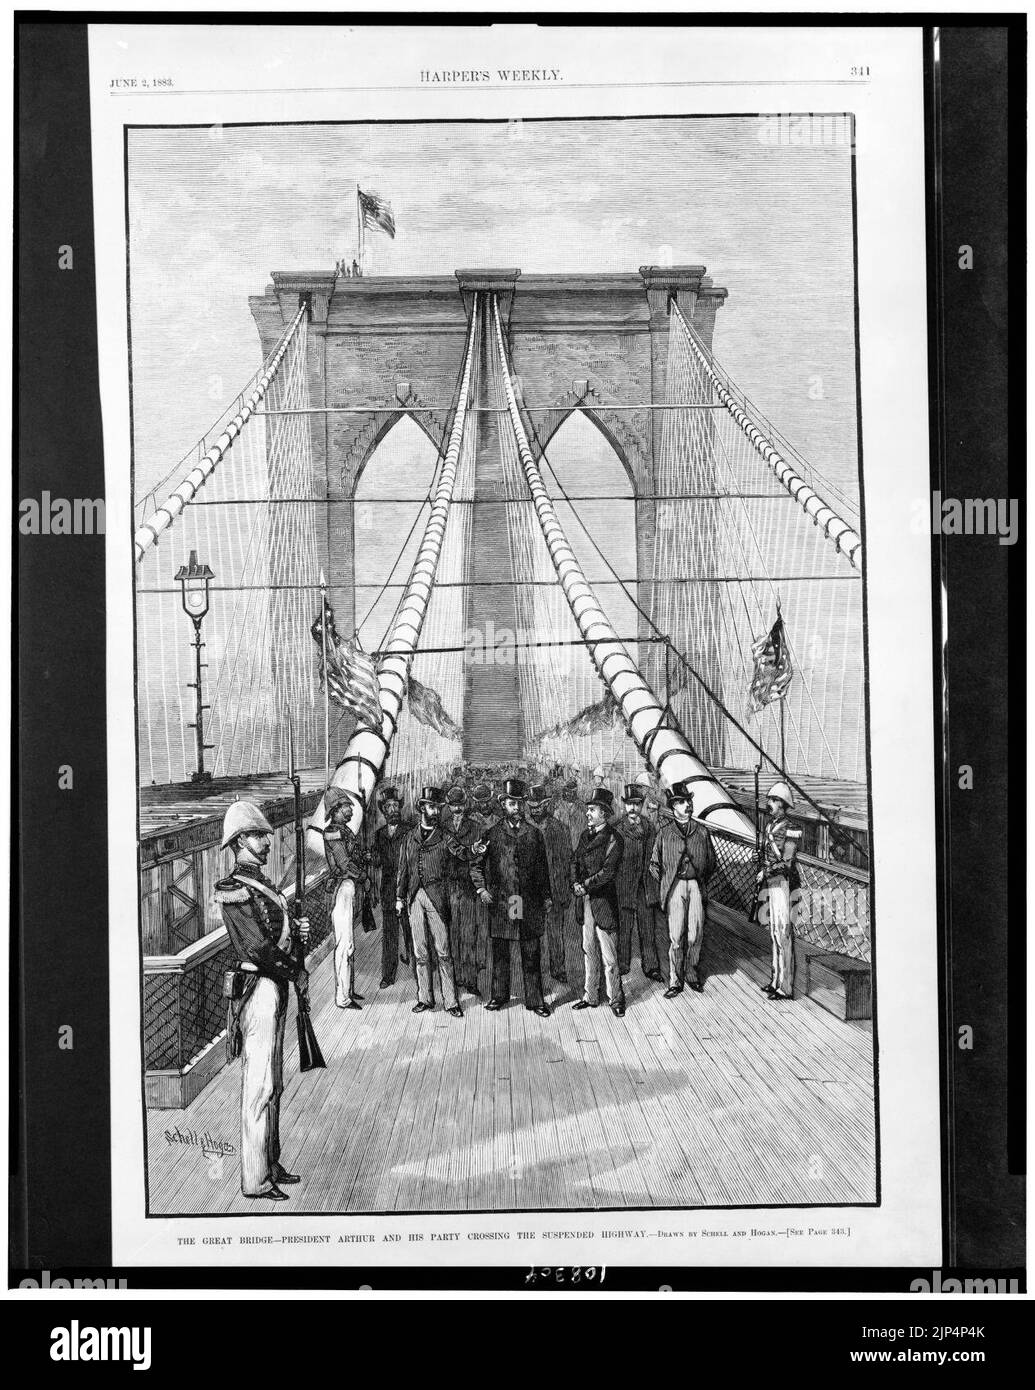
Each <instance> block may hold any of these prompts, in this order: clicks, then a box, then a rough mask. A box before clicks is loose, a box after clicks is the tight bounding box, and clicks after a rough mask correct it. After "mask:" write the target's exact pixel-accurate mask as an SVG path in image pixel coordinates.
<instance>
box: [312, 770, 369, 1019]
mask: <svg viewBox="0 0 1035 1390" xmlns="http://www.w3.org/2000/svg"><path fill="white" fill-rule="evenodd" d="M324 809H325V810H326V813H327V824H326V825H325V826H324V831H323V843H324V853H325V855H326V856H327V867H328V869H329V871H330V873H329V876H328V880H327V893H328V896H329V898H330V903H331V922H332V923H333V925H334V1002H335V1003H336V1004H337V1006H338V1008H339V1009H361V1008H362V1007H363V1004H362V1000H363V996H362V994H357V992H356V933H355V922H356V917H357V916H358V915H360V913H361V912H362V905H363V900H364V897H365V896H366V895H368V894H370V893H371V891H372V888H373V883H372V880H371V875H370V856H369V854H368V853H367V851H366V849H365V848H364V846H363V842H362V840H361V839H360V836H359V833H358V830H357V829H356V824H357V823H358V820H359V817H360V815H361V814H362V811H363V802H362V801H361V800H360V798H359V797H358V796H357V795H356V794H355V793H354V792H350V791H346V790H345V788H344V787H329V788H328V789H327V793H326V795H325V797H324Z"/></svg>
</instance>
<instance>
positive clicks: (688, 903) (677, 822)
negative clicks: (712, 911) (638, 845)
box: [650, 782, 715, 999]
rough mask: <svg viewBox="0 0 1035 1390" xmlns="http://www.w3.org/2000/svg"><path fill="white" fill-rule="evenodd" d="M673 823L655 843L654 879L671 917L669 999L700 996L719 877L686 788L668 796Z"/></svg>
mask: <svg viewBox="0 0 1035 1390" xmlns="http://www.w3.org/2000/svg"><path fill="white" fill-rule="evenodd" d="M668 805H669V810H670V811H671V812H672V819H671V820H666V821H664V822H662V824H661V827H660V828H659V830H658V833H657V835H655V837H654V848H653V849H652V850H651V856H650V874H651V877H652V878H653V879H654V882H655V883H656V884H657V886H658V901H659V902H660V904H661V908H662V911H663V912H664V913H665V915H666V916H667V917H668V937H669V945H668V978H669V986H668V989H667V990H666V991H665V998H666V999H674V998H675V996H676V995H677V994H681V993H682V990H683V983H684V981H685V982H686V985H687V988H688V989H692V990H696V991H697V992H698V993H700V991H701V980H700V976H699V975H698V973H697V963H698V960H699V959H700V955H701V946H702V944H703V942H704V923H705V912H706V910H707V906H708V879H709V878H710V877H711V875H712V874H713V873H714V871H715V850H714V849H713V848H712V839H711V836H710V835H709V834H708V831H707V830H706V829H705V828H704V826H703V825H697V824H695V823H694V821H693V820H692V818H691V817H692V813H693V809H694V794H693V792H692V791H691V790H690V787H689V785H688V784H687V783H686V782H676V783H674V785H673V787H672V790H671V791H670V792H669V794H668Z"/></svg>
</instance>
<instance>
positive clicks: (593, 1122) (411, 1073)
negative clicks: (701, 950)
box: [149, 922, 876, 1215]
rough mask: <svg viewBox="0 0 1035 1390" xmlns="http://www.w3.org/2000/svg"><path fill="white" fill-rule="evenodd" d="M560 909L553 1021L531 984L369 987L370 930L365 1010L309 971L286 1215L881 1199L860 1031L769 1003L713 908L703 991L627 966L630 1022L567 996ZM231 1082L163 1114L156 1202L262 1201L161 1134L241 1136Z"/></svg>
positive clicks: (153, 1122)
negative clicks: (463, 989) (528, 991)
mask: <svg viewBox="0 0 1035 1390" xmlns="http://www.w3.org/2000/svg"><path fill="white" fill-rule="evenodd" d="M568 925H569V930H568V939H567V940H566V943H565V945H566V950H567V955H568V961H569V972H570V973H569V978H570V979H571V981H572V985H571V986H570V987H568V988H565V987H564V986H561V985H558V984H556V983H554V982H550V991H551V994H550V1002H551V1005H552V1007H553V1008H554V1013H553V1015H552V1017H551V1018H550V1019H539V1018H537V1017H535V1016H534V1015H532V1014H529V1013H527V1012H526V1010H525V1009H524V1006H523V1002H522V1001H521V999H520V998H518V999H515V1000H512V1001H511V1003H510V1005H509V1007H508V1008H506V1009H504V1010H502V1011H500V1012H498V1013H487V1012H486V1011H485V1009H484V1005H483V1004H482V1003H481V1002H480V1001H478V1000H476V999H473V998H472V997H471V996H469V995H464V996H462V998H461V1003H462V1005H463V1007H464V1011H465V1016H464V1020H463V1021H462V1022H461V1021H459V1020H454V1019H452V1018H450V1017H449V1016H448V1015H446V1014H445V1013H443V1012H442V1010H441V1005H438V1006H437V1009H436V1012H435V1013H433V1014H422V1015H413V1014H412V1013H411V1012H410V1010H411V1008H412V1004H413V1002H414V990H413V984H412V976H411V974H410V972H409V970H408V969H406V968H403V967H400V969H401V972H402V973H401V975H400V979H399V981H398V982H397V983H396V985H395V986H394V987H393V988H391V989H387V990H380V991H379V990H377V988H376V983H377V978H378V977H379V973H380V936H379V934H378V935H361V936H360V937H359V938H358V940H357V978H358V979H359V980H360V981H361V983H360V984H359V988H360V989H361V990H362V992H363V993H364V994H366V996H367V999H366V1004H365V1007H364V1010H363V1012H362V1013H353V1012H346V1011H340V1010H338V1009H337V1008H336V1007H335V1005H334V1002H333V978H332V975H333V972H332V966H331V964H330V961H329V959H328V961H326V962H324V963H322V964H321V965H320V966H318V967H317V970H316V972H315V973H314V978H313V987H312V993H313V1006H314V1021H315V1024H316V1029H317V1034H318V1036H319V1037H320V1040H321V1044H322V1046H323V1048H324V1053H325V1056H326V1057H327V1060H328V1067H327V1070H326V1071H325V1072H321V1073H313V1074H311V1075H310V1076H307V1077H301V1078H300V1077H299V1076H298V1075H297V1073H296V1071H295V1067H296V1066H297V1062H296V1061H295V1048H294V1024H293V1011H292V1015H291V1017H289V1020H288V1034H287V1048H286V1050H287V1052H288V1054H289V1060H288V1063H287V1068H286V1070H287V1089H286V1092H285V1096H284V1102H283V1113H282V1122H281V1133H282V1139H283V1142H284V1156H283V1157H284V1162H285V1164H286V1166H287V1167H289V1168H292V1169H293V1170H294V1171H297V1172H299V1173H300V1174H301V1175H302V1177H303V1182H302V1183H301V1184H300V1185H299V1186H298V1187H295V1188H292V1189H291V1197H292V1200H291V1201H290V1202H288V1203H283V1204H281V1205H280V1206H279V1207H277V1208H276V1214H277V1215H289V1214H291V1213H292V1212H295V1213H299V1212H319V1211H323V1212H332V1211H343V1210H348V1211H376V1210H381V1211H386V1210H387V1211H391V1210H395V1211H399V1212H403V1211H413V1210H422V1209H424V1210H465V1209H466V1210H501V1209H502V1210H512V1209H515V1208H517V1209H526V1208H527V1209H533V1208H535V1209H543V1210H550V1209H556V1208H561V1209H565V1208H567V1209H572V1208H574V1209H578V1208H592V1207H596V1206H602V1207H614V1206H630V1207H638V1206H644V1207H649V1206H652V1205H656V1206H658V1207H666V1206H676V1207H678V1206H704V1205H716V1206H721V1205H752V1204H758V1203H772V1202H781V1201H788V1202H809V1201H838V1200H841V1201H872V1200H873V1194H874V1190H875V1182H876V1179H875V1169H874V1159H873V1148H874V1136H873V1088H872V1062H871V1059H870V1044H871V1039H870V1036H869V1033H868V1030H866V1029H865V1028H864V1027H863V1028H860V1027H859V1025H855V1024H849V1023H844V1022H842V1021H840V1020H838V1019H836V1018H835V1017H834V1016H833V1015H828V1014H825V1013H824V1012H823V1011H822V1010H820V1009H819V1008H818V1006H817V1005H815V1004H814V1003H813V1002H812V1001H809V1000H804V999H803V1000H796V1001H795V1002H794V1003H793V1004H791V1005H787V1006H783V1007H782V1008H780V1009H779V1010H778V1009H777V1007H776V1006H773V1005H768V1004H767V1002H766V1001H765V1000H764V999H763V998H762V996H761V995H760V994H759V993H758V988H757V984H758V982H759V981H760V980H761V978H763V975H764V970H765V962H764V961H763V960H762V959H761V956H760V955H759V953H758V952H755V951H753V948H752V947H751V946H750V945H749V944H748V943H746V942H744V941H742V940H741V939H739V938H737V937H735V936H733V935H731V934H729V933H728V932H727V931H726V930H725V929H724V928H722V927H719V926H716V925H715V924H712V925H711V926H710V927H709V930H708V936H707V940H706V954H705V960H704V965H705V969H706V971H710V972H711V973H710V974H709V975H708V977H707V982H706V985H705V992H704V994H702V995H695V994H688V993H684V995H682V996H680V998H679V999H677V1000H674V1001H672V1002H671V1003H668V1002H666V1001H664V1000H663V999H662V997H661V993H662V991H661V987H660V986H658V987H655V986H653V985H650V984H647V983H646V982H644V981H641V980H640V979H639V978H638V976H639V966H638V964H637V963H634V966H633V974H632V976H630V977H627V980H626V984H627V986H628V998H629V1009H628V1012H627V1014H626V1016H625V1018H624V1019H616V1018H614V1017H613V1015H612V1014H611V1012H610V1010H609V1009H608V1008H607V1006H606V1005H602V1006H601V1007H600V1008H598V1009H596V1010H584V1011H582V1012H580V1013H573V1012H572V1010H571V1007H570V1005H571V1002H572V1001H573V1000H574V999H576V998H579V997H581V976H580V974H579V969H580V968H581V943H580V941H579V940H578V935H577V931H576V930H575V928H574V925H573V924H572V923H570V922H569V924H568ZM572 965H574V966H575V969H572ZM630 980H631V981H632V983H631V984H630ZM544 983H545V980H544ZM515 988H516V989H517V990H518V992H520V977H519V976H518V978H517V979H516V980H515ZM756 996H757V997H756ZM781 1059H790V1062H791V1064H792V1065H790V1066H788V1065H785V1064H784V1062H783V1061H782V1060H781ZM239 1087H240V1073H239V1069H238V1068H237V1067H236V1066H234V1067H230V1068H227V1069H226V1070H225V1071H224V1072H223V1073H221V1074H220V1075H219V1076H217V1077H216V1078H215V1080H214V1081H213V1082H212V1083H211V1084H210V1085H209V1086H208V1087H207V1088H206V1090H205V1091H204V1092H203V1093H202V1095H201V1096H200V1097H199V1098H198V1099H197V1101H195V1102H194V1104H193V1105H192V1106H191V1107H189V1108H188V1109H187V1110H186V1111H155V1112H151V1114H150V1115H149V1129H150V1131H151V1133H152V1135H153V1137H154V1142H153V1143H152V1146H151V1164H150V1178H151V1206H152V1211H153V1212H156V1213H157V1212H163V1211H164V1212H179V1211H222V1212H241V1211H244V1212H247V1213H248V1214H249V1215H254V1214H255V1213H256V1211H257V1207H256V1204H255V1203H253V1202H248V1201H247V1200H246V1199H244V1198H243V1197H242V1196H241V1194H240V1191H239V1162H238V1159H237V1156H236V1154H235V1155H234V1156H231V1157H230V1158H228V1159H227V1160H226V1161H225V1163H224V1172H223V1175H222V1178H221V1179H219V1180H213V1179H210V1178H209V1177H208V1175H207V1174H208V1162H207V1160H203V1158H202V1157H201V1156H199V1154H198V1151H197V1150H196V1149H192V1148H187V1147H184V1146H173V1145H167V1144H166V1142H165V1140H164V1137H163V1136H164V1131H165V1129H167V1128H169V1129H172V1128H173V1127H174V1126H176V1125H179V1127H180V1129H181V1130H183V1129H184V1128H190V1129H194V1130H198V1131H199V1132H200V1131H203V1130H205V1129H208V1131H209V1132H210V1133H211V1134H212V1135H213V1136H215V1137H217V1138H226V1139H229V1140H230V1141H231V1142H232V1143H234V1145H235V1146H237V1145H238V1144H239V1113H238V1112H239V1103H240V1101H239ZM731 1139H732V1141H733V1142H732V1143H731ZM809 1145H813V1147H808V1146H809ZM803 1146H804V1147H808V1152H809V1153H813V1152H815V1153H819V1154H821V1155H822V1156H823V1157H824V1173H823V1176H822V1178H814V1177H809V1175H808V1173H807V1171H806V1172H803V1171H802V1170H801V1158H800V1155H801V1152H802V1149H803ZM515 1161H516V1171H517V1172H518V1173H519V1174H520V1177H519V1178H517V1179H515V1177H514V1176H513V1174H514V1172H515V1167H514V1164H515ZM261 1210H262V1211H263V1212H264V1213H265V1212H266V1211H267V1208H266V1207H265V1206H263V1207H262V1208H261ZM270 1210H272V1208H271V1209H270Z"/></svg>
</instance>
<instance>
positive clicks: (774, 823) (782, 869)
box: [758, 782, 801, 999]
mask: <svg viewBox="0 0 1035 1390" xmlns="http://www.w3.org/2000/svg"><path fill="white" fill-rule="evenodd" d="M793 805H794V795H793V793H792V792H791V789H790V787H789V786H788V785H787V783H786V782H774V783H773V785H772V786H771V787H770V788H769V791H768V794H767V795H766V810H767V811H768V813H769V817H768V820H767V821H766V827H765V835H764V836H763V839H762V862H761V864H760V865H759V870H758V881H759V884H760V885H762V888H763V893H762V902H761V904H760V907H759V914H758V916H759V921H761V922H764V923H768V926H769V936H770V939H771V940H772V944H773V960H772V979H771V980H770V981H769V983H768V984H767V985H764V986H763V988H762V993H763V994H765V995H767V996H768V997H769V998H770V999H793V998H794V916H795V910H796V908H797V905H798V901H799V899H800V896H801V894H800V889H801V875H800V874H799V873H798V866H797V864H796V863H795V855H796V852H797V848H798V841H799V840H800V839H801V831H800V830H799V829H795V828H792V826H791V823H790V821H789V820H788V819H787V812H788V811H789V810H790V809H791V807H792V806H793Z"/></svg>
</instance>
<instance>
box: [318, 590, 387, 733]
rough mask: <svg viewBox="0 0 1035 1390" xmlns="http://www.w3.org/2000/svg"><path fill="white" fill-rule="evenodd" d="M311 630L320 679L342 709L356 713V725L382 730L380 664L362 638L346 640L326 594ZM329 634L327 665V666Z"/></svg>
mask: <svg viewBox="0 0 1035 1390" xmlns="http://www.w3.org/2000/svg"><path fill="white" fill-rule="evenodd" d="M310 632H311V633H312V635H313V641H314V642H315V643H316V646H317V649H318V650H319V653H320V680H321V682H326V685H327V693H328V695H329V696H330V698H331V699H332V700H333V701H334V703H335V704H336V705H338V706H339V707H340V708H341V709H344V710H348V711H349V712H350V713H352V714H354V715H355V716H356V724H357V726H362V727H364V728H367V729H376V730H378V732H380V729H381V723H382V719H383V715H382V713H381V701H380V700H379V699H378V695H379V693H380V689H381V687H380V685H379V684H378V680H377V668H376V667H375V666H374V662H373V660H372V658H371V657H369V656H368V655H367V653H366V652H365V651H364V650H363V648H362V646H361V645H360V642H359V638H358V637H355V638H353V639H352V640H351V641H348V642H343V641H342V640H341V637H340V636H339V635H338V630H337V628H336V627H335V624H334V609H333V608H332V607H331V605H330V604H329V603H328V602H327V599H326V598H324V601H323V611H322V612H321V613H318V614H317V615H316V618H315V620H314V622H313V625H312V627H311V628H310ZM325 638H326V648H327V669H326V670H324V660H323V653H324V643H325Z"/></svg>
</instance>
